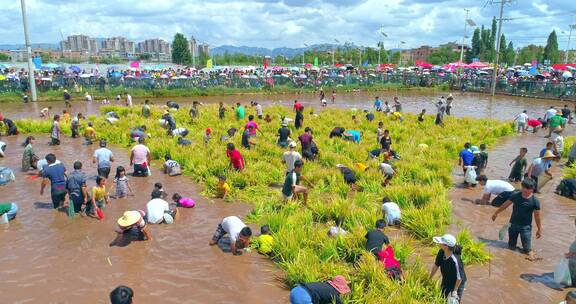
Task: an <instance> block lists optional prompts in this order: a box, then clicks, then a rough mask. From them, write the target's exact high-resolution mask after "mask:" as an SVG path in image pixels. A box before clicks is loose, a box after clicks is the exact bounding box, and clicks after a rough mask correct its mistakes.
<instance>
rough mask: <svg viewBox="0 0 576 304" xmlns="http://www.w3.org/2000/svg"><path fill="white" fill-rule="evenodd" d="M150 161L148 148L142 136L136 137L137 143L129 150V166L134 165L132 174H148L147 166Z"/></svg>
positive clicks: (150, 156)
mask: <svg viewBox="0 0 576 304" xmlns="http://www.w3.org/2000/svg"><path fill="white" fill-rule="evenodd" d="M151 161H152V155H151V154H150V149H148V147H146V145H145V139H144V137H139V138H138V144H137V145H136V146H134V148H132V151H131V152H130V166H134V173H133V175H134V176H148V170H149V168H148V166H150V162H151Z"/></svg>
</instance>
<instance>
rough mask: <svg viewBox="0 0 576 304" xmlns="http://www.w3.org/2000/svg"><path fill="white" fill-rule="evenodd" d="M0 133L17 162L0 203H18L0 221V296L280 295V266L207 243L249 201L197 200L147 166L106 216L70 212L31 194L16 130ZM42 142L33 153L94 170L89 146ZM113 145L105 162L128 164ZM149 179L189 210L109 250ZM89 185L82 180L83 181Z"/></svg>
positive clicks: (182, 299) (197, 299)
mask: <svg viewBox="0 0 576 304" xmlns="http://www.w3.org/2000/svg"><path fill="white" fill-rule="evenodd" d="M2 140H4V141H6V142H7V144H8V149H7V154H8V155H7V157H6V158H0V166H8V167H11V168H14V169H16V170H15V174H16V181H15V182H14V183H11V184H9V185H7V186H5V187H2V188H0V201H13V202H17V203H18V205H19V208H20V210H19V212H18V216H17V218H16V220H14V221H12V222H10V224H9V225H2V226H1V227H0V244H2V251H1V252H2V253H1V254H0V265H2V266H1V267H0V290H1V291H2V293H1V294H2V295H1V298H2V300H0V303H108V300H107V297H108V294H109V292H110V291H111V290H112V289H113V288H115V287H116V286H117V285H120V284H123V285H127V286H130V287H131V288H132V289H133V290H134V291H135V303H286V302H287V301H288V290H286V289H285V288H284V287H283V286H282V283H281V282H280V281H279V279H280V278H281V276H282V273H281V272H280V271H279V270H278V268H276V267H275V266H274V265H273V264H272V263H271V262H270V261H269V259H267V258H264V257H262V256H260V255H258V254H257V253H255V252H252V253H250V254H243V255H242V256H232V254H230V253H224V252H223V251H222V250H221V249H219V248H218V247H211V246H208V241H209V240H210V238H211V237H212V234H213V232H214V230H215V229H216V226H217V225H218V223H219V221H220V220H221V219H222V218H223V217H226V216H229V215H238V216H243V215H245V214H246V213H247V212H248V211H249V210H250V207H249V206H247V205H245V204H239V203H226V202H222V201H219V200H210V199H206V198H203V197H202V196H201V195H200V191H201V189H199V188H198V187H197V186H195V185H194V184H193V183H192V182H191V180H190V179H189V178H186V177H182V176H180V177H166V176H165V175H164V174H162V173H161V172H160V171H158V170H153V172H152V176H151V177H148V178H137V177H131V178H130V183H131V186H132V187H133V189H134V192H135V193H136V195H135V196H134V197H129V198H127V199H120V200H114V199H112V203H111V204H110V205H108V206H106V208H105V210H104V212H105V218H104V220H102V221H98V220H96V219H92V218H86V217H80V216H78V215H77V216H76V218H74V219H69V218H68V217H67V215H66V214H65V213H62V212H58V211H55V210H53V209H51V208H50V207H49V204H50V196H49V192H50V191H49V189H47V191H46V193H45V194H44V196H40V195H39V192H40V182H41V179H36V180H31V179H30V178H29V177H28V175H27V174H26V173H22V172H20V171H19V169H18V168H20V163H21V155H22V150H23V147H22V146H21V145H20V144H21V143H22V142H23V140H24V136H17V137H8V138H2ZM48 140H49V139H48V137H46V136H40V137H39V138H38V142H37V143H36V144H35V146H34V149H35V152H36V153H37V154H38V155H45V154H46V153H49V152H54V153H55V154H56V155H57V156H58V157H59V159H61V160H62V161H63V163H64V164H65V165H66V167H67V169H68V170H71V169H72V163H73V162H74V161H75V160H80V161H82V162H83V164H84V171H85V172H86V173H87V174H88V176H95V175H96V168H95V165H92V163H91V162H90V159H91V155H92V153H93V151H94V150H95V149H96V148H97V147H96V145H92V146H85V145H83V144H81V143H82V140H79V139H78V140H74V139H70V138H64V139H63V144H62V145H61V146H57V147H51V146H48V145H47V142H48ZM111 149H112V151H113V152H114V154H115V157H116V162H115V163H114V164H113V167H115V166H117V165H123V166H125V167H129V166H128V162H129V158H128V157H129V154H128V153H129V152H128V151H127V150H126V149H121V148H117V147H112V148H111ZM127 171H128V172H130V171H131V169H127ZM112 175H113V173H112V174H111V176H112ZM155 182H161V183H163V185H164V187H165V189H166V191H168V192H169V193H170V196H171V194H172V193H174V192H178V193H181V194H183V195H186V196H190V197H192V198H193V199H194V200H195V201H196V203H197V205H196V207H194V208H192V209H183V208H180V215H179V218H178V219H177V221H176V222H175V224H173V225H150V226H149V228H150V231H151V234H152V236H153V240H152V241H148V242H132V243H131V244H129V245H128V246H126V247H109V246H108V244H109V243H110V242H111V241H112V240H113V239H114V238H115V232H114V228H115V227H116V224H115V223H116V220H117V219H118V217H120V216H121V214H122V213H123V211H125V210H133V209H144V210H145V207H146V203H147V202H148V200H149V197H150V193H151V191H152V188H153V184H154V183H155ZM94 184H95V181H94V180H89V181H88V186H89V188H91V187H92V186H93V185H94ZM110 186H111V185H110V182H108V187H110ZM252 228H253V229H255V230H254V231H259V229H258V227H254V226H253V227H252ZM108 259H109V260H110V263H109V262H108Z"/></svg>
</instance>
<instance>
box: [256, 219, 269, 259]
mask: <svg viewBox="0 0 576 304" xmlns="http://www.w3.org/2000/svg"><path fill="white" fill-rule="evenodd" d="M273 247H274V237H273V236H271V235H270V226H268V225H264V226H262V227H260V236H258V237H257V238H256V242H254V248H256V249H258V253H260V254H265V255H266V254H270V253H271V252H272V248H273Z"/></svg>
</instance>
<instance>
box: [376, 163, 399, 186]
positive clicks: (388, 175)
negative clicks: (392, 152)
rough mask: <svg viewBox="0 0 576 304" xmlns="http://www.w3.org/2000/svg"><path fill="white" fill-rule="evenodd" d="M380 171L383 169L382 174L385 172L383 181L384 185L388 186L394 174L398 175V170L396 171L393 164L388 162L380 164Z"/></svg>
mask: <svg viewBox="0 0 576 304" xmlns="http://www.w3.org/2000/svg"><path fill="white" fill-rule="evenodd" d="M380 171H382V174H384V182H382V186H384V187H386V186H387V185H388V184H389V183H390V180H392V178H393V177H394V175H396V171H394V168H392V165H390V164H389V163H388V162H383V163H381V164H380Z"/></svg>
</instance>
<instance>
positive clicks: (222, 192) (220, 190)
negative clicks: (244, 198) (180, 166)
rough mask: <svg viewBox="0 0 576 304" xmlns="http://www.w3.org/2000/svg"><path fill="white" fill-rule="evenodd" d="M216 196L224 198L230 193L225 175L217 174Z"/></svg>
mask: <svg viewBox="0 0 576 304" xmlns="http://www.w3.org/2000/svg"><path fill="white" fill-rule="evenodd" d="M216 193H217V195H216V197H217V198H221V199H225V198H226V197H227V196H228V193H230V186H229V185H228V183H227V182H226V176H224V175H220V176H218V185H217V186H216Z"/></svg>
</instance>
